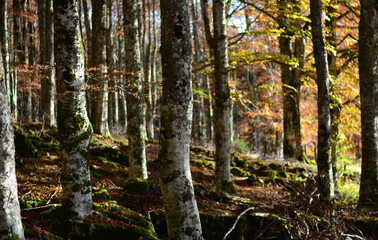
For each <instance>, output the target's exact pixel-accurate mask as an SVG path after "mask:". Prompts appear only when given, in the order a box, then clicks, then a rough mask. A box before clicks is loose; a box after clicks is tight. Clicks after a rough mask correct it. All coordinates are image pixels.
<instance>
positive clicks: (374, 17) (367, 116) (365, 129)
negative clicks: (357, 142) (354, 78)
mask: <svg viewBox="0 0 378 240" xmlns="http://www.w3.org/2000/svg"><path fill="white" fill-rule="evenodd" d="M359 36H360V38H359V42H358V44H359V59H358V61H359V71H360V96H361V127H362V132H361V137H362V172H361V185H360V198H359V205H362V206H375V207H376V206H377V205H378V121H377V118H378V72H377V69H378V57H377V55H378V45H377V44H378V2H377V0H361V19H360V25H359Z"/></svg>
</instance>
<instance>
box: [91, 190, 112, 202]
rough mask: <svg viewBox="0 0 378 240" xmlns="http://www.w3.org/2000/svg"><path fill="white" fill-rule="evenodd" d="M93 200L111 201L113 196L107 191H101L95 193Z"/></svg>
mask: <svg viewBox="0 0 378 240" xmlns="http://www.w3.org/2000/svg"><path fill="white" fill-rule="evenodd" d="M93 198H94V199H95V200H98V201H102V202H105V201H109V200H110V199H111V198H112V196H111V195H110V194H109V192H108V191H107V190H106V189H100V190H98V191H94V192H93Z"/></svg>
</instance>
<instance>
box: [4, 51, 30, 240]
mask: <svg viewBox="0 0 378 240" xmlns="http://www.w3.org/2000/svg"><path fill="white" fill-rule="evenodd" d="M0 47H1V44H0ZM4 75H5V71H4V66H3V61H2V58H1V57H0V239H25V237H24V230H23V228H22V223H21V213H20V205H19V202H18V195H17V179H16V162H15V146H14V135H13V126H12V122H11V116H10V109H9V104H8V99H9V98H8V95H7V90H6V89H7V88H6V85H5V78H4Z"/></svg>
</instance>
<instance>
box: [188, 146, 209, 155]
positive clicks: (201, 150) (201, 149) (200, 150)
mask: <svg viewBox="0 0 378 240" xmlns="http://www.w3.org/2000/svg"><path fill="white" fill-rule="evenodd" d="M190 151H192V152H194V153H196V154H200V153H201V154H205V155H206V152H207V150H206V148H204V147H202V146H190Z"/></svg>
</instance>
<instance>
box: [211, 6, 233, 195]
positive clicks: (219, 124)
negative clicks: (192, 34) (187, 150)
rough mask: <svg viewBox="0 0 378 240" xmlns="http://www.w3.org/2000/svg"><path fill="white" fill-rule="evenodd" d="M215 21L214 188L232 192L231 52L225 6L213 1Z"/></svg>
mask: <svg viewBox="0 0 378 240" xmlns="http://www.w3.org/2000/svg"><path fill="white" fill-rule="evenodd" d="M213 21H214V92H215V94H214V142H215V161H216V167H215V184H216V188H217V191H227V192H228V191H232V181H231V172H230V159H231V152H230V151H231V122H230V117H231V112H230V110H231V99H230V87H229V85H228V50H227V25H226V2H225V1H224V0H214V1H213Z"/></svg>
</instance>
